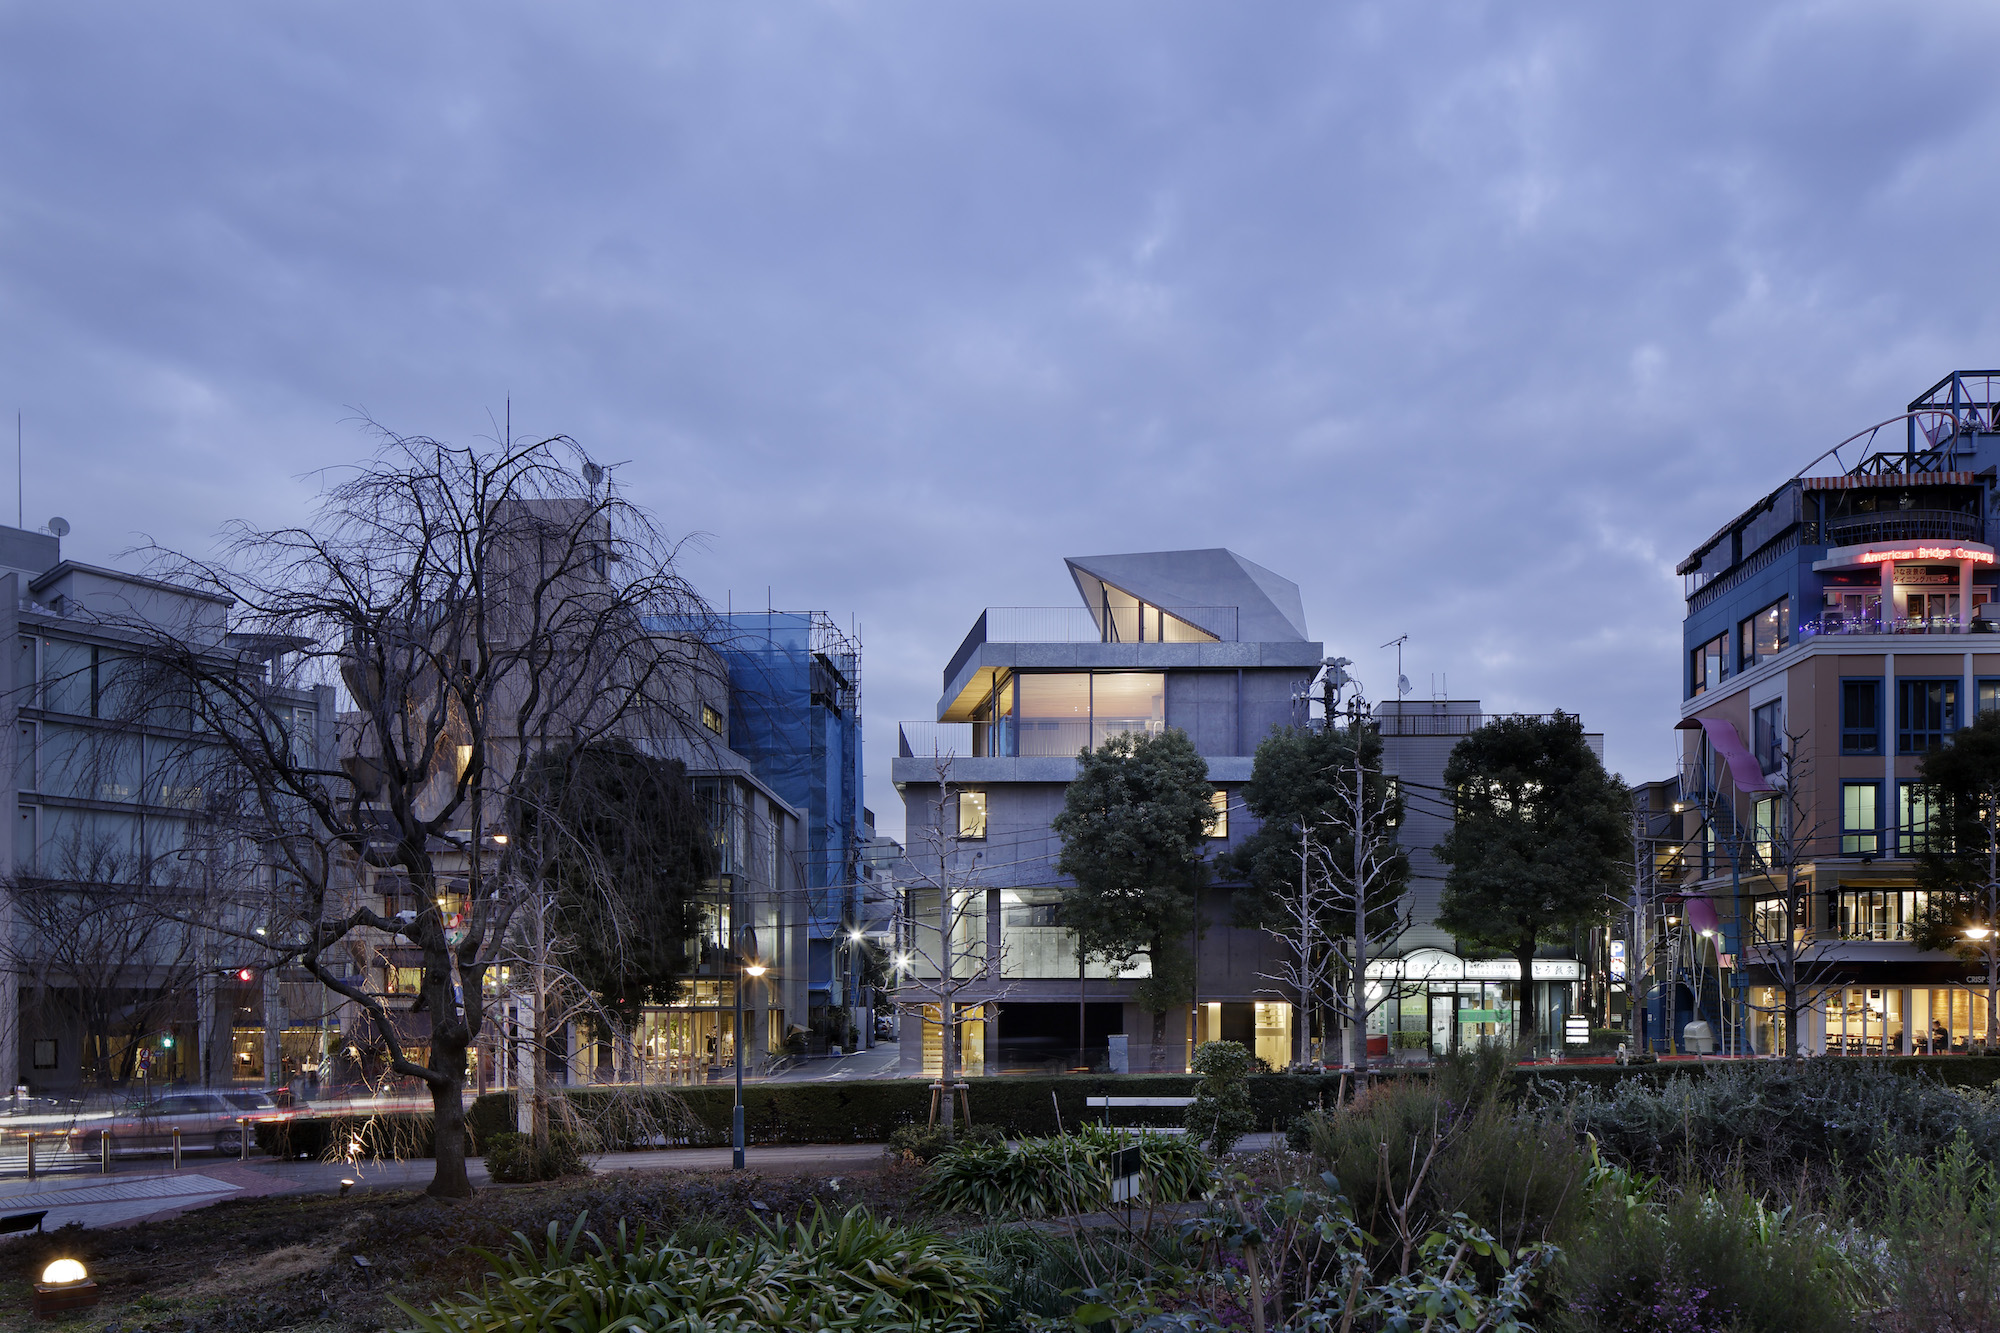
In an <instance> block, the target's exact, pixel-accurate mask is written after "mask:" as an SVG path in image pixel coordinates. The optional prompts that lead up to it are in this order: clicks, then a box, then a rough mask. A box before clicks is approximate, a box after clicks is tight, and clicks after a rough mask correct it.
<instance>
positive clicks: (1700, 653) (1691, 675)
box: [1688, 632, 1729, 699]
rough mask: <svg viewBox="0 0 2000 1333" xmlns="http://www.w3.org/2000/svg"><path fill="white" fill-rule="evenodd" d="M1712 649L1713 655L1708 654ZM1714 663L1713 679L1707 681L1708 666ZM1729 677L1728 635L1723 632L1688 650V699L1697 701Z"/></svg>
mask: <svg viewBox="0 0 2000 1333" xmlns="http://www.w3.org/2000/svg"><path fill="white" fill-rule="evenodd" d="M1711 648H1712V649H1714V650H1715V651H1714V653H1713V654H1711V653H1710V652H1709V650H1710V649H1711ZM1710 662H1714V663H1715V678H1714V679H1713V680H1711V679H1709V671H1708V664H1709V663H1710ZM1728 675H1729V635H1728V634H1727V633H1726V632H1725V633H1722V634H1718V635H1716V636H1715V637H1713V638H1710V639H1704V640H1702V641H1701V642H1700V643H1698V644H1696V645H1695V646H1694V647H1693V648H1691V649H1689V650H1688V698H1690V699H1698V698H1700V697H1701V696H1702V695H1704V694H1706V693H1708V692H1709V691H1710V690H1713V689H1718V688H1720V687H1721V685H1722V682H1723V681H1724V680H1725V679H1726V678H1727V677H1728Z"/></svg>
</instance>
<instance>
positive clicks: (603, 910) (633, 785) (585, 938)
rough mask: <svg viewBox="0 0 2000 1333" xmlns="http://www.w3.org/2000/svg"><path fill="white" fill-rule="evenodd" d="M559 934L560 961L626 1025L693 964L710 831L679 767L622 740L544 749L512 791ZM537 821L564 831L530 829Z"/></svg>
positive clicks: (664, 999) (669, 992)
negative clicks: (544, 834) (574, 751)
mask: <svg viewBox="0 0 2000 1333" xmlns="http://www.w3.org/2000/svg"><path fill="white" fill-rule="evenodd" d="M513 807H514V808H513V816H514V819H513V822H514V826H515V834H516V836H517V838H519V840H520V842H521V844H522V845H524V846H527V847H535V846H539V845H543V844H544V843H545V844H546V846H547V852H546V855H545V858H544V859H543V860H542V861H541V862H540V864H539V866H538V869H539V872H540V874H541V877H542V879H543V882H544V884H545V885H546V886H547V888H548V889H549V891H550V894H551V897H552V899H553V902H554V907H555V911H554V917H555V920H556V921H557V923H558V925H559V928H560V930H561V932H562V934H563V936H564V941H565V945H566V949H565V956H564V959H563V962H564V967H565V970H566V971H568V972H569V973H570V974H571V975H572V976H574V977H575V978H576V980H577V982H578V983H579V984H580V985H582V986H583V987H584V988H585V989H587V990H589V991H590V992H591V994H592V995H593V996H594V997H595V999H596V1001H597V1003H598V1005H599V1006H601V1007H602V1008H603V1010H604V1011H605V1013H607V1014H608V1015H609V1016H610V1017H611V1019H612V1020H613V1021H614V1022H616V1023H617V1024H618V1027H619V1030H620V1032H621V1033H624V1034H627V1035H629V1034H630V1033H631V1031H632V1025H633V1023H635V1022H636V1021H637V1019H638V1017H639V1013H640V1010H641V1008H642V1007H643V1006H645V1005H648V1004H672V1003H673V1002H674V1001H675V1000H676V999H678V998H679V993H680V986H681V978H682V977H683V976H684V975H685V974H686V972H687V971H688V970H689V967H690V966H691V962H692V960H690V959H689V957H688V956H687V946H688V942H689V941H690V940H691V939H693V938H694V936H695V934H696V932H697V931H698V929H699V928H700V911H701V901H700V897H701V894H702V892H703V890H704V886H705V884H706V882H707V881H709V880H710V879H711V878H712V877H713V876H714V875H715V870H716V854H715V844H714V840H713V839H712V837H711V836H710V834H709V832H708V829H707V826H706V823H705V821H704V820H703V819H702V817H701V813H700V810H699V808H698V806H697V804H696V801H695V795H694V790H693V787H692V786H691V785H690V783H689V781H688V776H687V769H686V767H685V766H684V765H683V764H682V763H681V762H680V761H679V760H677V759H661V758H658V757H655V756H653V755H649V754H645V753H643V752H641V751H639V750H638V749H635V748H634V747H633V746H632V745H630V744H628V743H627V742H625V741H622V740H612V741H596V742H592V743H590V744H589V745H587V746H585V747H583V752H582V753H581V754H579V755H575V756H571V755H570V754H569V753H568V752H567V751H566V750H562V751H557V752H554V753H550V754H545V755H543V756H541V757H540V758H539V759H538V760H537V761H536V762H535V763H534V764H533V765H532V766H531V767H530V768H529V770H528V772H527V773H526V774H525V775H524V778H523V782H522V788H521V791H520V793H519V794H518V795H517V799H516V800H515V801H514V802H513ZM538 826H542V827H547V828H550V829H555V830H561V833H560V835H559V836H555V837H549V838H546V839H545V838H541V837H538V836H537V834H538Z"/></svg>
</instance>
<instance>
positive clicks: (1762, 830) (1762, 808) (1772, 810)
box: [1750, 796, 1778, 869]
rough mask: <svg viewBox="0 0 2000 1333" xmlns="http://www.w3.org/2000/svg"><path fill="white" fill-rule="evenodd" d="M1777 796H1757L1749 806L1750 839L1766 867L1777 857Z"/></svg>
mask: <svg viewBox="0 0 2000 1333" xmlns="http://www.w3.org/2000/svg"><path fill="white" fill-rule="evenodd" d="M1777 837H1778V798H1777V797H1775V796H1763V797H1759V798H1758V800H1757V801H1756V803H1755V804H1753V805H1752V806H1751V807H1750V839H1751V844H1752V845H1753V846H1754V847H1755V849H1756V852H1757V857H1758V859H1759V860H1760V861H1761V862H1762V863H1763V865H1764V867H1765V868H1766V869H1769V868H1770V866H1771V864H1772V862H1773V861H1775V860H1776V859H1777V857H1776V852H1777V849H1778V848H1777Z"/></svg>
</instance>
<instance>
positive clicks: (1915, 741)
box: [1896, 677, 1958, 754]
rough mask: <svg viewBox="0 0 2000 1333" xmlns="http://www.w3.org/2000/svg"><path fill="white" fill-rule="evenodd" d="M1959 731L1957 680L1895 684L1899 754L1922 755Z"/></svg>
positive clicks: (1901, 681)
mask: <svg viewBox="0 0 2000 1333" xmlns="http://www.w3.org/2000/svg"><path fill="white" fill-rule="evenodd" d="M1957 730H1958V680H1957V679H1956V678H1955V677H1954V678H1948V679H1945V680H1899V681H1897V682H1896V753H1898V754H1922V753H1924V752H1925V751H1926V750H1930V749H1934V748H1935V747H1937V746H1940V745H1942V744H1944V743H1945V742H1946V741H1947V740H1950V739H1951V734H1952V733H1953V732H1954V731H1957Z"/></svg>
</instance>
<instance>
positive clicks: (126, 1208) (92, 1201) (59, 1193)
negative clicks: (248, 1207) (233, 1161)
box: [0, 1171, 243, 1231]
mask: <svg viewBox="0 0 2000 1333" xmlns="http://www.w3.org/2000/svg"><path fill="white" fill-rule="evenodd" d="M20 1183H21V1184H22V1185H24V1186H27V1188H24V1189H18V1190H15V1189H10V1190H7V1191H5V1192H4V1193H0V1209H4V1210H5V1211H6V1212H9V1213H31V1212H36V1211H38V1210H41V1209H47V1210H48V1216H47V1217H45V1218H43V1219H42V1229H43V1230H45V1231H53V1230H54V1229H55V1228H57V1227H59V1226H63V1225H65V1224H67V1223H70V1222H77V1223H80V1224H82V1225H84V1226H87V1227H108V1226H117V1225H119V1224H120V1223H124V1222H136V1221H138V1220H139V1219H140V1218H142V1217H155V1216H164V1215H167V1214H171V1213H177V1212H182V1211H184V1210H186V1209H189V1208H199V1207H201V1206H202V1205H204V1204H210V1203H214V1202H216V1201H217V1200H219V1199H226V1198H231V1197H233V1196H235V1195H237V1194H240V1193H242V1192H243V1183H242V1182H236V1181H228V1180H218V1179H216V1178H215V1177H213V1176H209V1175H204V1174H202V1173H200V1172H187V1171H183V1172H179V1173H175V1174H169V1175H161V1176H132V1177H126V1178H123V1179H121V1178H119V1177H117V1176H110V1177H104V1176H99V1177H97V1178H96V1179H79V1178H76V1177H71V1178H69V1179H66V1180H42V1181H35V1182H32V1183H30V1182H26V1181H23V1182H20Z"/></svg>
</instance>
